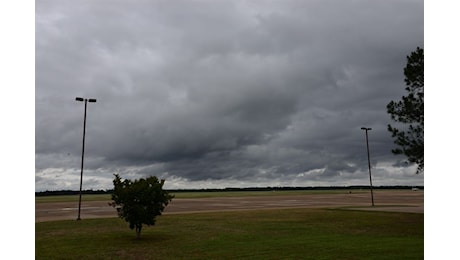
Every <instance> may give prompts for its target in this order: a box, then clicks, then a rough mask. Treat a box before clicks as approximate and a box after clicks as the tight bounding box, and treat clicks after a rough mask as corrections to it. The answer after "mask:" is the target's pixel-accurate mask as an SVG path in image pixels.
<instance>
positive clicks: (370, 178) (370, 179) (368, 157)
mask: <svg viewBox="0 0 460 260" xmlns="http://www.w3.org/2000/svg"><path fill="white" fill-rule="evenodd" d="M361 130H365V131H366V144H367V162H368V164H369V182H370V184H371V198H372V206H374V192H373V191H372V175H371V159H370V156H369V140H368V137H367V131H370V130H372V128H368V127H361Z"/></svg>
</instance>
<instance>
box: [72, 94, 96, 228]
mask: <svg viewBox="0 0 460 260" xmlns="http://www.w3.org/2000/svg"><path fill="white" fill-rule="evenodd" d="M75 100H76V101H85V116H84V119H83V147H82V149H81V172H80V197H79V199H78V217H77V220H81V218H80V210H81V187H82V185H83V159H84V158H85V132H86V106H87V103H88V102H90V103H96V99H94V98H90V99H87V98H81V97H76V98H75Z"/></svg>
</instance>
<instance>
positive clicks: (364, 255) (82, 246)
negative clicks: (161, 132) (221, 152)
mask: <svg viewBox="0 0 460 260" xmlns="http://www.w3.org/2000/svg"><path fill="white" fill-rule="evenodd" d="M423 219H424V214H410V213H390V212H367V211H351V210H327V209H279V210H258V211H235V212H218V213H196V214H177V215H176V214H167V215H164V216H161V217H159V218H158V220H157V224H156V225H155V226H150V227H145V228H144V229H143V231H142V235H141V238H140V239H136V238H135V237H136V235H135V232H134V231H133V230H130V229H129V228H128V226H127V223H126V222H124V221H123V220H121V219H118V218H109V219H88V220H82V221H55V222H43V223H36V224H35V256H36V259H423V257H424V254H423V253H424V248H423V246H424V242H423V241H424V229H423V225H424V224H423Z"/></svg>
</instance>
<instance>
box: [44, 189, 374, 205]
mask: <svg viewBox="0 0 460 260" xmlns="http://www.w3.org/2000/svg"><path fill="white" fill-rule="evenodd" d="M347 192H348V191H347V190H292V191H215V192H206V191H200V192H171V194H174V195H175V198H180V199H193V198H212V197H248V196H280V195H309V194H343V193H347ZM361 192H369V191H367V190H353V193H361ZM81 198H82V200H83V201H105V200H110V198H111V197H110V194H90V195H88V194H83V195H82V197H81ZM69 201H78V195H57V196H41V197H35V203H48V202H69Z"/></svg>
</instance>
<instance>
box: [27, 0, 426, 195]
mask: <svg viewBox="0 0 460 260" xmlns="http://www.w3.org/2000/svg"><path fill="white" fill-rule="evenodd" d="M35 19H36V20H35V22H36V43H35V46H36V49H35V53H36V57H35V60H36V88H35V122H36V123H35V140H36V143H35V151H36V155H35V168H36V187H35V188H36V190H47V189H48V190H59V189H78V187H79V177H80V160H81V146H82V131H83V113H84V104H83V103H82V102H76V101H75V97H77V96H81V97H87V98H96V99H97V102H96V103H88V108H87V128H86V131H87V132H86V147H85V172H84V188H85V189H90V188H92V189H106V188H111V187H112V186H111V185H112V184H111V180H112V178H113V174H114V173H120V174H121V175H122V177H125V178H139V177H143V176H147V175H157V176H159V177H162V178H166V180H167V181H166V185H167V186H168V187H170V188H213V187H236V186H238V187H249V186H276V185H279V186H305V185H308V186H316V185H322V186H324V185H327V186H328V185H337V186H342V185H366V184H367V183H368V172H367V152H366V143H365V134H364V132H363V131H362V130H361V129H360V128H361V127H362V126H366V127H372V131H370V132H369V145H370V149H371V160H372V166H373V178H374V179H375V181H374V185H423V175H415V174H414V173H415V168H414V167H413V166H407V165H405V164H403V163H401V162H402V161H403V160H404V159H405V158H403V157H399V156H395V155H393V154H392V153H391V149H392V148H393V147H394V146H393V142H392V139H391V135H390V133H389V132H388V131H387V130H386V126H387V124H389V123H391V121H390V117H389V116H388V114H387V113H386V104H387V103H388V102H390V101H391V100H396V99H399V98H400V97H401V96H402V95H404V94H405V93H404V76H403V68H404V66H405V63H406V56H407V55H409V54H410V52H412V51H414V50H415V48H416V47H417V46H420V47H423V31H424V28H423V1H412V0H407V1H378V2H373V1H351V0H350V1H295V0H293V1H249V0H247V1H243V0H241V1H174V2H171V1H134V2H124V1H115V2H112V1H111V2H106V1H96V2H95V1H45V2H37V3H36V18H35Z"/></svg>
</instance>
